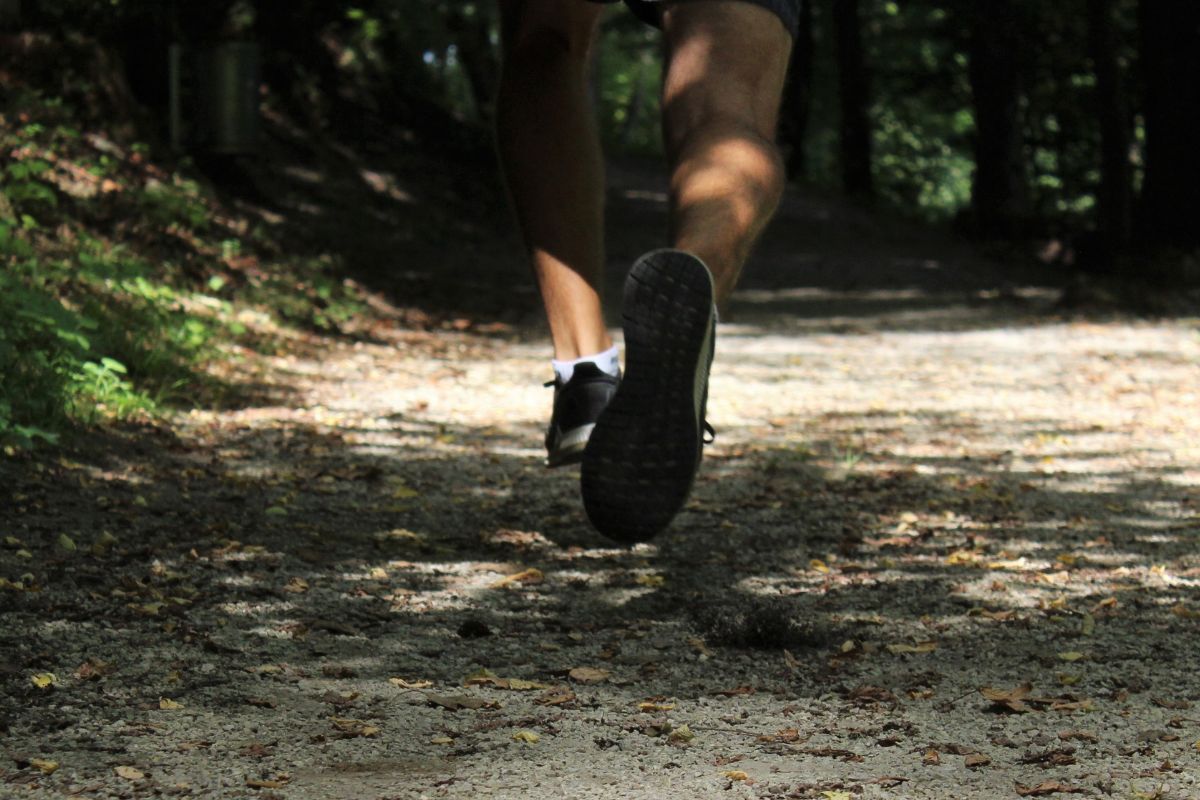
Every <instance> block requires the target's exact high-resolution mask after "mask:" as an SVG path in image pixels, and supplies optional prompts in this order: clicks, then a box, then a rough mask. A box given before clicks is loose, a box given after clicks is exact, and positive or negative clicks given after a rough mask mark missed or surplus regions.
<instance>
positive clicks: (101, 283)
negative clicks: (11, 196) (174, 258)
mask: <svg viewBox="0 0 1200 800" xmlns="http://www.w3.org/2000/svg"><path fill="white" fill-rule="evenodd" d="M4 242H7V243H8V244H7V246H5V247H4V252H5V253H6V254H7V255H10V256H14V255H15V256H17V257H16V258H13V259H11V260H10V263H9V266H8V267H7V268H6V269H5V270H4V271H3V272H0V319H3V320H4V324H3V325H0V374H3V375H4V376H5V381H4V383H3V385H2V387H0V439H5V440H15V441H16V442H17V443H18V444H30V443H31V442H32V441H33V440H35V439H36V438H39V437H41V438H49V437H52V436H54V435H57V433H59V432H61V431H62V430H64V429H66V428H67V427H69V426H70V425H72V424H92V423H95V422H98V421H101V420H104V419H128V418H130V417H133V416H136V415H138V414H145V413H150V412H153V411H154V410H156V409H157V408H158V407H159V405H160V404H161V403H162V402H164V401H167V400H170V399H172V398H173V396H175V395H176V394H177V393H178V392H179V391H180V390H181V389H182V388H183V387H185V386H187V385H189V384H192V383H194V382H195V380H196V378H195V376H194V369H195V367H196V366H197V365H198V364H199V363H200V362H201V361H202V360H203V359H204V358H206V357H208V356H209V355H211V351H210V349H209V343H210V339H211V338H212V336H213V330H212V327H211V325H210V324H209V323H206V322H205V321H203V320H200V319H197V318H195V317H192V316H190V315H188V314H187V313H186V312H185V311H184V310H183V308H182V307H181V306H180V302H179V301H180V297H181V296H180V295H179V294H178V293H177V292H176V291H175V290H174V289H172V288H170V287H169V286H166V285H165V284H163V283H161V282H160V280H161V279H156V278H155V276H154V274H153V270H151V268H150V267H149V265H147V264H146V263H144V262H141V261H138V260H136V259H132V258H130V257H128V256H127V255H126V254H124V253H122V251H121V250H120V249H119V248H108V247H107V246H105V245H103V244H102V243H100V242H99V241H97V240H92V239H88V238H84V239H83V240H82V241H81V243H80V247H79V250H78V252H77V253H76V254H75V257H74V258H71V259H66V260H60V261H47V260H44V259H39V258H35V257H29V256H30V253H31V248H30V247H29V245H28V244H27V243H23V240H22V239H21V238H19V236H18V234H17V233H16V232H15V231H14V229H13V227H12V226H11V225H5V224H0V243H4ZM18 242H22V244H19V245H18V244H16V243H18Z"/></svg>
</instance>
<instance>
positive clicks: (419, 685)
mask: <svg viewBox="0 0 1200 800" xmlns="http://www.w3.org/2000/svg"><path fill="white" fill-rule="evenodd" d="M388 683H390V684H391V685H392V686H399V687H400V688H401V689H428V688H429V687H430V686H433V681H406V680H404V678H388Z"/></svg>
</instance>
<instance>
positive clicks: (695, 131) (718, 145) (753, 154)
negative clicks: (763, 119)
mask: <svg viewBox="0 0 1200 800" xmlns="http://www.w3.org/2000/svg"><path fill="white" fill-rule="evenodd" d="M667 150H668V153H669V155H670V158H671V161H672V162H673V163H674V164H675V166H676V167H677V168H679V169H683V170H687V171H690V169H691V168H699V169H702V170H707V169H716V170H717V171H720V172H723V173H727V174H729V175H731V176H737V178H736V180H737V181H738V182H739V183H741V184H742V188H743V189H753V190H755V191H756V193H758V194H761V195H763V196H764V199H768V200H769V199H773V198H776V197H778V195H779V194H781V193H782V192H783V185H784V182H785V180H786V178H785V175H786V173H785V169H784V162H783V156H782V154H781V153H780V152H779V147H778V146H777V145H776V144H775V141H774V139H773V138H772V137H769V136H765V135H764V134H763V133H762V131H760V130H759V128H758V126H756V125H754V124H752V123H751V122H749V121H746V120H742V119H740V118H735V117H726V116H714V117H708V118H703V119H698V120H695V121H694V122H693V123H692V124H689V125H687V126H686V129H685V131H683V132H681V133H680V134H679V135H678V136H672V137H669V139H668V141H667Z"/></svg>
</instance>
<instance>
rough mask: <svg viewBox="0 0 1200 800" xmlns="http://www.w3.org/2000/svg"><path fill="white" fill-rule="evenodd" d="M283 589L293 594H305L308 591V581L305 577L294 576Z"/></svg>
mask: <svg viewBox="0 0 1200 800" xmlns="http://www.w3.org/2000/svg"><path fill="white" fill-rule="evenodd" d="M283 590H284V591H285V592H291V593H292V594H304V593H305V592H307V591H308V581H306V580H304V578H292V579H291V580H290V581H288V582H287V584H286V585H285V586H284V587H283Z"/></svg>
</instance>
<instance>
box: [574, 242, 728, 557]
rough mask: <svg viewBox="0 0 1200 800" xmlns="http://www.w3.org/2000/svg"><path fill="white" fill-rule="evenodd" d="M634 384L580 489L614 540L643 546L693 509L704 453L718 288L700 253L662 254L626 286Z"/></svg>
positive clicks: (587, 456) (604, 427) (601, 425)
mask: <svg viewBox="0 0 1200 800" xmlns="http://www.w3.org/2000/svg"><path fill="white" fill-rule="evenodd" d="M622 313H623V320H624V329H625V377H624V379H623V380H622V381H621V386H620V388H618V389H617V393H616V396H615V397H613V399H612V402H611V403H610V404H609V406H608V408H607V409H606V410H605V412H604V413H603V414H602V415H601V416H600V419H599V420H597V422H596V427H595V429H594V430H593V431H592V435H591V438H590V440H589V441H588V444H587V447H586V448H585V450H584V453H583V467H582V469H581V472H580V489H581V491H582V494H583V507H584V510H585V511H586V512H587V516H588V519H589V520H590V521H591V523H592V524H593V525H594V526H595V527H596V529H597V530H598V531H600V532H601V533H602V534H604V535H605V536H608V537H609V538H611V539H615V540H617V541H621V542H627V543H634V542H643V541H646V540H647V539H650V538H652V537H653V536H654V535H656V534H657V533H659V532H660V531H662V530H663V529H664V528H666V527H667V525H669V524H670V522H671V520H672V519H674V517H675V515H676V514H677V513H679V510H680V509H681V508H682V507H683V504H684V503H685V502H687V498H688V494H689V493H690V492H691V489H692V484H693V482H694V481H695V478H696V470H697V469H698V468H699V466H700V458H701V449H702V447H703V439H702V433H701V430H700V426H701V422H702V421H703V415H704V407H703V406H704V395H705V390H706V387H707V382H708V369H709V366H710V363H711V360H712V350H713V347H712V344H713V342H712V337H713V322H714V317H713V283H712V276H711V275H710V274H709V271H708V268H707V267H705V266H704V264H703V263H702V262H701V261H700V260H699V259H697V258H695V257H694V256H691V255H689V254H687V253H682V252H679V251H676V250H657V251H654V252H651V253H647V254H646V255H644V256H642V257H641V258H640V259H638V261H637V263H635V264H634V265H633V268H632V269H631V270H630V271H629V276H628V278H626V280H625V294H624V306H623V312H622Z"/></svg>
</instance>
